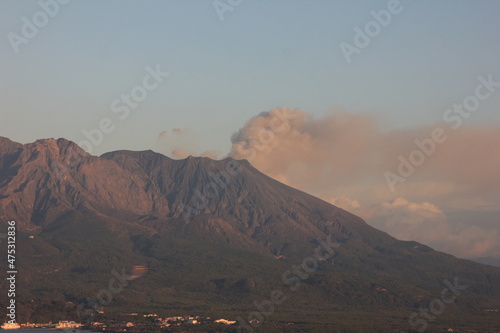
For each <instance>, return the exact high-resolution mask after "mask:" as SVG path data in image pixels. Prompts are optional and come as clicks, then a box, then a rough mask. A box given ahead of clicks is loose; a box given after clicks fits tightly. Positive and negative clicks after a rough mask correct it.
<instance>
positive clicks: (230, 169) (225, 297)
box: [0, 138, 500, 320]
mask: <svg viewBox="0 0 500 333" xmlns="http://www.w3.org/2000/svg"><path fill="white" fill-rule="evenodd" d="M0 219H1V221H2V222H4V221H7V220H16V221H17V222H18V227H19V229H20V231H19V237H20V242H22V244H23V246H22V249H21V251H22V256H20V259H19V260H20V263H22V264H23V267H30V274H29V275H26V276H25V277H23V280H22V281H21V282H22V284H23V289H22V290H23V292H22V293H21V300H22V301H23V302H28V300H30V299H37V300H39V304H36V305H26V308H25V313H26V316H28V317H32V316H34V315H35V314H36V313H44V312H43V311H42V312H41V310H40V309H42V308H44V309H45V308H50V306H49V305H48V304H47V303H46V302H48V301H49V300H51V299H52V300H54V301H56V303H57V302H62V303H64V302H67V301H70V302H73V303H74V304H78V302H81V300H84V299H86V297H90V296H89V294H90V295H93V294H95V293H96V292H97V291H98V290H99V289H101V288H102V286H103V285H104V286H105V285H106V283H107V281H108V280H109V278H110V277H111V273H110V270H111V269H112V268H116V270H120V269H121V267H128V269H130V267H132V266H137V265H146V266H148V267H149V273H148V274H147V275H145V276H144V277H142V278H140V279H138V280H137V281H134V282H132V283H131V286H130V287H129V288H127V289H126V290H125V291H124V292H123V294H120V295H116V297H115V301H114V302H113V304H111V305H110V307H112V308H113V307H116V310H117V311H118V310H124V311H135V310H134V308H135V307H141V308H144V309H150V310H151V311H156V310H159V309H163V310H165V309H173V308H176V309H191V310H193V309H195V310H196V309H197V310H199V311H205V312H207V311H208V312H209V311H216V310H217V311H222V310H223V309H225V311H229V312H231V311H233V312H234V311H240V310H241V311H247V310H248V309H252V308H253V305H252V302H253V300H255V299H256V298H258V299H262V298H264V297H269V293H270V292H271V291H272V290H273V289H274V288H278V287H279V288H285V289H286V290H290V291H292V290H291V287H292V286H293V285H297V284H298V282H300V284H299V285H300V286H301V287H300V288H301V291H300V292H291V293H290V295H288V298H289V300H290V301H289V302H287V303H286V304H285V305H283V307H282V308H283V310H284V311H289V312H293V311H297V309H302V310H301V311H306V310H307V311H334V310H335V309H336V311H337V310H339V309H346V308H356V309H366V308H372V307H374V306H376V307H379V308H387V309H392V310H396V309H397V310H401V309H407V310H408V309H413V308H415V307H419V306H427V305H428V303H429V301H430V300H432V299H433V298H435V297H439V295H440V292H441V291H442V290H443V288H444V285H443V281H444V280H445V279H447V280H450V281H453V280H454V279H455V278H457V279H458V281H460V284H464V285H467V289H466V290H467V291H466V292H464V293H463V295H461V296H460V298H459V299H457V301H456V302H455V303H454V304H453V308H455V309H456V310H457V311H482V310H485V309H491V308H500V269H499V268H494V267H490V266H485V265H481V264H477V263H473V262H470V261H467V260H460V259H457V258H455V257H453V256H451V255H447V254H444V253H440V252H436V251H434V250H432V249H430V248H428V247H426V246H424V245H421V244H418V243H416V242H402V241H398V240H396V239H395V238H393V237H391V236H389V235H388V234H386V233H384V232H381V231H379V230H376V229H374V228H372V227H371V226H369V225H367V224H366V223H365V222H364V221H363V220H362V219H360V218H359V217H356V216H354V215H352V214H350V213H348V212H346V211H344V210H342V209H340V208H337V207H335V206H333V205H330V204H328V203H326V202H324V201H322V200H320V199H317V198H315V197H313V196H310V195H308V194H306V193H304V192H301V191H298V190H296V189H293V188H291V187H289V186H286V185H284V184H281V183H279V182H277V181H275V180H273V179H271V178H269V177H267V176H265V175H264V174H262V173H261V172H259V171H258V170H256V169H255V168H253V167H252V166H251V165H250V164H249V163H248V162H247V161H235V160H232V159H225V160H222V161H213V160H210V159H208V158H193V157H189V158H187V159H184V160H172V159H170V158H168V157H166V156H163V155H161V154H158V153H154V152H152V151H143V152H132V151H117V152H111V153H107V154H104V155H102V156H101V157H95V156H91V155H89V154H87V153H86V152H84V151H83V150H82V149H80V148H79V147H78V146H77V145H75V144H74V143H72V142H69V141H67V140H64V139H59V140H54V139H47V140H38V141H36V142H34V143H31V144H27V145H21V144H18V143H14V142H12V141H10V140H8V139H6V138H0ZM29 235H32V236H34V238H29V237H28V236H29ZM319 239H320V240H321V241H319ZM328 239H330V240H331V241H333V242H336V243H337V244H338V245H336V246H338V247H336V248H335V254H334V256H335V261H334V263H335V264H334V265H332V264H331V262H330V261H321V260H319V259H318V261H316V263H317V267H314V269H312V270H311V269H310V270H311V272H309V273H307V272H306V273H307V274H306V273H304V272H305V271H302V275H304V276H305V275H307V277H305V278H302V275H300V274H298V277H297V276H295V280H293V279H290V277H291V276H292V275H290V274H289V275H287V276H285V275H284V274H285V272H287V271H289V270H290V267H293V265H300V264H301V263H303V262H304V260H305V258H308V257H311V256H313V254H314V250H315V249H316V248H317V247H318V244H321V242H327V240H328ZM306 268H307V267H306ZM299 278H300V279H299ZM297 279H298V280H297ZM291 281H295V282H293V284H292V282H291ZM62 303H61V304H62ZM26 304H27V303H26ZM57 304H60V303H57ZM53 306H55V305H53ZM57 306H59V305H57ZM52 309H53V308H52ZM125 309H126V310H125ZM63 310H64V309H62V310H60V311H62V312H64V311H66V310H64V311H63ZM51 311H52V312H50V311H48V312H47V316H50V315H51V314H52V315H53V314H54V313H57V312H54V311H53V310H51ZM54 320H55V318H54Z"/></svg>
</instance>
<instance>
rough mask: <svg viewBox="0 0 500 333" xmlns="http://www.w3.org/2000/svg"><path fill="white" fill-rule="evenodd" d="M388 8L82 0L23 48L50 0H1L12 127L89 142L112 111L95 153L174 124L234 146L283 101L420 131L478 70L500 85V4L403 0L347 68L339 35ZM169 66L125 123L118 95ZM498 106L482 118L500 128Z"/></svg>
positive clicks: (2, 87) (11, 131) (0, 40)
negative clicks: (14, 37) (12, 37)
mask: <svg viewBox="0 0 500 333" xmlns="http://www.w3.org/2000/svg"><path fill="white" fill-rule="evenodd" d="M223 1H224V2H227V0H223ZM387 3H388V1H355V2H354V1H310V0H308V1H305V0H304V1H291V0H286V1H285V0H282V1H255V0H253V1H252V0H243V2H242V3H241V5H239V6H237V7H235V8H234V11H232V12H226V13H225V15H224V18H225V19H224V21H221V20H220V19H219V17H218V15H217V13H216V11H215V9H214V7H213V5H212V1H143V0H141V1H126V0H119V1H118V0H114V1H97V0H88V1H77V0H74V1H72V2H70V3H69V4H67V5H61V6H60V9H59V12H58V13H57V14H56V15H55V16H54V18H50V20H49V22H48V23H47V24H46V25H45V26H44V27H42V28H40V30H39V32H38V34H37V35H36V36H34V37H33V38H31V39H29V41H28V43H27V44H21V45H19V52H18V53H17V54H16V53H15V52H14V50H13V48H12V46H11V43H10V42H9V39H8V37H7V35H8V33H9V32H13V33H16V34H19V35H21V29H22V26H23V21H22V17H26V18H28V20H30V21H32V17H33V15H34V14H35V13H37V12H38V11H40V10H41V7H40V5H39V3H38V2H37V1H26V0H22V1H20V0H0V60H1V61H0V135H1V136H6V137H9V138H11V139H13V140H15V141H18V142H22V143H26V142H31V141H34V140H36V139H37V138H47V137H56V138H58V137H65V138H68V139H70V140H73V141H75V142H79V141H80V140H82V139H84V137H83V135H82V133H81V132H82V130H84V129H87V130H90V129H92V128H95V127H97V126H98V123H99V121H100V120H101V119H102V118H104V117H108V118H110V119H112V120H113V122H114V124H115V125H116V129H115V131H114V132H113V133H111V134H108V135H106V136H105V138H104V142H103V144H102V145H100V146H99V147H96V148H95V149H94V151H93V153H94V154H101V153H103V152H106V151H110V150H116V149H123V148H127V149H149V148H154V146H155V142H156V137H157V135H158V133H160V132H161V131H163V130H171V129H173V128H188V129H189V130H190V132H191V133H193V135H195V137H196V138H195V140H197V144H198V148H199V150H200V152H201V151H204V150H208V149H217V150H219V151H221V152H223V153H225V152H227V151H228V149H229V147H230V136H231V134H232V133H233V132H235V131H237V130H238V129H239V128H240V127H242V126H243V124H244V123H245V122H246V121H247V120H248V119H249V118H251V117H252V116H254V115H256V114H258V113H260V112H261V111H265V110H269V109H272V108H274V107H277V106H288V107H292V108H294V107H297V108H300V109H302V110H303V111H305V112H309V113H312V114H314V115H316V116H321V115H324V114H325V113H327V112H330V111H331V110H335V109H339V108H343V109H345V110H347V111H348V112H353V113H357V112H369V113H372V114H373V115H374V116H376V117H380V119H381V123H382V125H383V126H384V127H387V128H392V127H414V126H419V125H424V124H430V123H435V122H436V121H439V120H440V119H441V117H442V114H443V112H444V110H445V109H446V108H447V107H449V106H451V105H452V104H453V103H460V102H462V100H463V98H464V97H466V96H467V95H469V94H471V93H473V91H474V87H475V86H476V85H477V79H476V78H477V77H478V76H479V75H483V76H486V75H488V74H490V73H492V74H493V77H494V78H498V80H499V81H500V66H499V65H500V20H499V19H498V15H499V13H500V2H499V1H413V2H402V7H403V10H402V12H401V13H400V14H397V15H394V16H393V17H392V21H391V23H390V24H389V25H388V26H387V27H385V28H383V29H382V31H381V33H380V34H379V35H378V36H376V37H374V38H373V40H372V41H371V43H370V44H369V45H368V46H367V47H366V48H364V49H362V50H361V53H360V54H358V55H354V56H353V61H352V62H351V63H350V64H348V63H347V62H346V60H345V58H344V57H343V55H342V52H341V50H340V47H339V44H340V43H341V42H348V43H351V44H352V43H353V38H354V34H355V33H354V30H353V28H354V27H355V26H359V27H360V28H364V26H365V24H366V23H367V22H369V21H371V20H373V18H372V17H371V15H370V11H371V10H375V11H379V10H381V9H385V8H387ZM157 64H159V65H160V68H161V69H162V70H164V71H168V72H169V73H170V76H169V77H168V78H166V79H165V81H164V82H163V83H161V85H160V86H159V87H158V88H157V89H155V90H154V91H152V92H150V93H149V95H148V97H147V98H146V99H145V101H143V102H142V103H140V105H139V107H138V108H137V109H136V110H133V111H132V112H131V114H130V116H129V117H128V118H127V119H125V120H123V121H121V120H119V118H118V117H117V115H116V114H114V113H112V112H111V103H112V102H113V101H114V100H115V99H116V98H119V97H120V95H121V94H123V93H130V91H131V89H132V88H133V87H134V86H136V85H138V84H141V82H142V78H143V77H144V75H146V73H147V72H146V70H145V68H146V67H147V66H150V67H153V68H154V67H155V66H156V65H157ZM499 101H500V99H499V96H495V97H493V98H491V99H489V100H487V101H486V102H484V103H483V104H482V105H481V110H480V111H478V112H477V113H476V114H475V115H474V117H473V119H471V120H470V121H471V122H480V123H489V124H491V123H494V124H500V113H499V112H498V107H497V105H498V102H499Z"/></svg>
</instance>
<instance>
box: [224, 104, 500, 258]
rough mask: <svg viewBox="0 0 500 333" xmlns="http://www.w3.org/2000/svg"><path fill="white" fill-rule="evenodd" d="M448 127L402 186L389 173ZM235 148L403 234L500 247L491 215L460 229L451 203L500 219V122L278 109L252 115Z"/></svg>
mask: <svg viewBox="0 0 500 333" xmlns="http://www.w3.org/2000/svg"><path fill="white" fill-rule="evenodd" d="M435 128H442V129H443V131H444V132H445V133H446V135H447V139H446V141H444V142H443V143H438V144H437V145H436V150H435V152H434V153H433V154H431V155H430V156H428V157H427V158H426V160H425V162H424V163H423V164H422V165H421V166H418V167H416V170H415V172H414V173H413V174H412V175H411V176H409V177H408V178H407V179H406V180H405V182H404V183H400V184H398V185H397V188H396V191H395V192H392V191H391V190H390V188H389V187H388V185H387V182H386V179H385V178H384V172H386V171H392V172H396V170H397V168H398V165H399V161H398V156H400V155H401V156H403V157H405V158H407V157H408V155H409V154H410V153H411V152H412V151H413V150H415V149H417V148H418V147H417V146H416V144H415V140H424V139H426V138H430V137H431V133H432V132H433V130H434V129H435ZM231 139H232V149H231V152H230V154H229V156H231V157H233V158H236V159H248V160H249V161H250V162H251V163H252V164H253V165H254V166H255V167H256V168H257V169H259V170H261V171H262V172H264V173H266V174H267V175H269V176H271V177H273V178H275V179H277V180H279V181H281V182H284V183H286V184H288V185H291V186H293V187H296V188H299V189H301V190H304V191H306V192H309V193H311V194H313V195H316V196H319V197H321V198H323V199H325V200H327V201H330V202H332V203H333V204H337V205H339V206H341V207H342V208H345V209H347V210H350V211H352V212H354V213H356V214H358V215H360V216H362V217H363V218H365V219H366V220H367V222H368V223H370V224H372V225H374V226H376V227H378V228H380V229H382V230H384V231H387V232H389V233H390V234H392V235H394V236H396V237H398V238H401V239H409V237H413V240H417V241H420V242H423V243H425V244H429V245H431V246H433V247H434V248H436V249H438V250H443V251H447V252H449V253H452V254H456V255H459V256H461V257H469V258H470V257H480V256H488V255H500V236H499V234H500V226H499V227H498V229H487V228H485V227H483V224H482V221H480V220H478V221H477V223H476V225H475V226H473V227H468V228H465V229H459V228H457V227H454V224H453V221H450V220H449V219H448V218H447V216H446V213H444V212H446V211H450V210H455V211H457V210H458V211H460V210H468V211H481V210H485V209H488V210H494V211H498V212H499V214H498V216H499V217H500V172H499V171H498V170H500V144H499V143H500V127H498V126H496V127H495V126H465V125H464V126H462V127H461V128H460V129H458V130H453V129H451V128H450V127H448V125H447V124H445V123H437V124H434V125H431V126H425V127H419V128H413V129H407V130H384V129H382V128H381V126H380V125H379V122H378V121H377V119H375V118H373V117H371V116H369V115H367V114H349V113H345V112H337V113H332V114H328V115H326V116H324V117H321V118H315V117H313V116H312V115H310V114H308V113H306V112H303V111H301V110H299V109H295V110H291V109H287V108H276V109H273V110H271V111H268V112H263V113H261V114H259V115H257V116H255V117H253V118H251V119H250V120H249V121H248V122H247V123H246V124H245V125H244V126H243V127H242V128H241V129H240V130H239V131H238V132H237V133H235V134H234V135H233V136H232V138H231Z"/></svg>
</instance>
